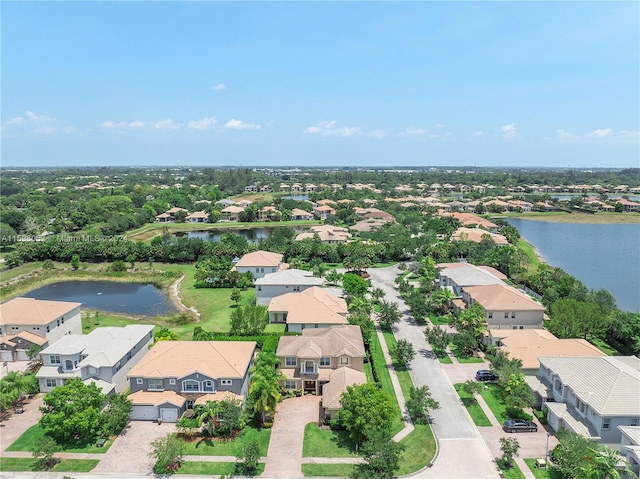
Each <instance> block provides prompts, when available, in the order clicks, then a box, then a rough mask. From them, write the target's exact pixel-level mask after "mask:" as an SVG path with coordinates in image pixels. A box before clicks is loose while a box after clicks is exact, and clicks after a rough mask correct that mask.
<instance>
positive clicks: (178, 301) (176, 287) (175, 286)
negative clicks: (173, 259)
mask: <svg viewBox="0 0 640 479" xmlns="http://www.w3.org/2000/svg"><path fill="white" fill-rule="evenodd" d="M184 278H185V275H184V274H183V275H182V276H180V277H179V278H178V279H176V280H175V281H174V282H173V283H172V284H171V286H169V299H171V301H173V303H174V304H175V305H176V306H177V307H178V309H179V310H180V311H181V312H186V311H190V312H192V313H193V314H195V316H196V322H200V312H199V311H198V310H197V309H196V308H194V307H193V306H187V305H186V304H184V303H183V302H182V296H180V284H181V283H182V280H184Z"/></svg>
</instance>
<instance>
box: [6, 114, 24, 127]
mask: <svg viewBox="0 0 640 479" xmlns="http://www.w3.org/2000/svg"><path fill="white" fill-rule="evenodd" d="M26 122H27V120H25V119H24V118H22V117H21V116H16V117H15V118H11V120H7V121H5V122H4V124H5V125H23V124H25V123H26Z"/></svg>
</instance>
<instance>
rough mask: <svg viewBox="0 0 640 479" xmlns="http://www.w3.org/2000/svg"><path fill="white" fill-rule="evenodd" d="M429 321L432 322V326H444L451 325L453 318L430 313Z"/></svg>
mask: <svg viewBox="0 0 640 479" xmlns="http://www.w3.org/2000/svg"><path fill="white" fill-rule="evenodd" d="M429 321H431V324H433V325H434V326H444V325H448V324H449V322H450V321H451V318H448V317H446V316H438V315H437V314H433V313H429Z"/></svg>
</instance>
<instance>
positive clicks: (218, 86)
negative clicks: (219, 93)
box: [211, 83, 227, 90]
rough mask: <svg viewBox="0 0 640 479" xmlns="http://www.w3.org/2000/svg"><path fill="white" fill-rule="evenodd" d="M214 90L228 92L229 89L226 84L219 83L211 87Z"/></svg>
mask: <svg viewBox="0 0 640 479" xmlns="http://www.w3.org/2000/svg"><path fill="white" fill-rule="evenodd" d="M211 89H212V90H226V89H227V87H226V86H225V84H224V83H218V84H217V85H213V86H212V87H211Z"/></svg>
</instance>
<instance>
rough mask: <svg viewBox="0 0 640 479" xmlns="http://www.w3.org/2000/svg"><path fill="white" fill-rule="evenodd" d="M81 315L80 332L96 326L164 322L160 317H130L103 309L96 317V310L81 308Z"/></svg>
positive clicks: (87, 332)
mask: <svg viewBox="0 0 640 479" xmlns="http://www.w3.org/2000/svg"><path fill="white" fill-rule="evenodd" d="M81 317H82V334H89V333H90V332H91V331H93V330H94V329H96V328H104V327H107V326H108V327H114V326H115V327H123V326H126V325H127V324H150V325H152V326H157V325H158V323H164V320H161V319H160V318H140V319H135V318H130V317H127V316H119V315H117V314H112V313H106V312H103V311H98V316H97V317H96V311H92V310H83V311H82V313H81Z"/></svg>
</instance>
